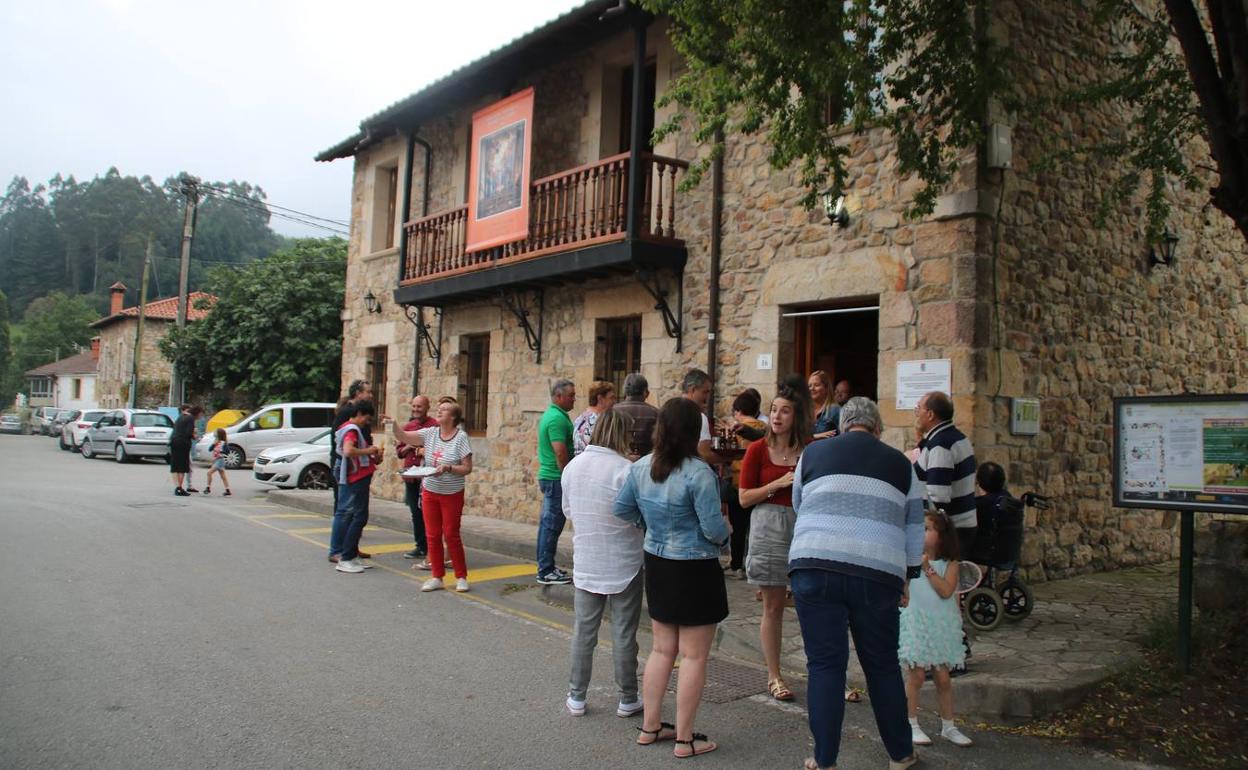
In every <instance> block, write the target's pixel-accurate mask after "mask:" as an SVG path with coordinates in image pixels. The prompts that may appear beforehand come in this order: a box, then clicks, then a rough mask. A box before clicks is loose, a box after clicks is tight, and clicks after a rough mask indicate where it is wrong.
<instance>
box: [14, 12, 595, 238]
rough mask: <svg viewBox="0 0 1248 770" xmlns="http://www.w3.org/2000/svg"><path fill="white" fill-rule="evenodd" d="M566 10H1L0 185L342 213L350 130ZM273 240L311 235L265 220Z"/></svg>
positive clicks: (346, 206) (345, 212) (346, 203)
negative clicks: (135, 191) (231, 186)
mask: <svg viewBox="0 0 1248 770" xmlns="http://www.w3.org/2000/svg"><path fill="white" fill-rule="evenodd" d="M580 4H581V2H580V0H511V1H510V2H507V1H505V0H457V1H456V2H443V1H441V0H406V2H398V1H390V0H356V2H343V1H342V0H297V1H296V0H247V1H242V0H216V2H213V3H185V2H178V1H177V0H173V1H172V2H171V1H170V0H64V1H62V0H42V2H35V1H32V0H0V115H2V116H3V119H0V183H2V184H3V185H4V186H6V187H7V186H8V183H9V180H11V179H12V178H13V177H14V176H24V177H26V178H27V179H29V180H30V182H31V184H32V185H34V184H37V183H39V182H44V181H47V180H48V179H49V178H51V177H52V176H53V175H54V174H56V173H58V172H59V173H62V174H66V175H68V174H73V175H74V176H76V177H77V178H78V179H79V180H84V179H90V178H91V177H93V176H96V175H99V174H103V173H104V172H105V171H107V170H108V168H109V166H116V167H117V168H118V169H119V170H120V171H121V172H122V174H127V175H131V174H132V175H135V176H142V175H144V174H149V175H151V176H152V177H153V178H155V179H157V180H163V179H164V178H165V177H167V176H170V175H173V174H175V173H177V172H179V171H182V170H185V171H189V172H190V173H192V174H195V175H196V176H199V177H201V178H203V179H205V180H221V181H228V180H231V179H237V180H247V181H249V182H252V183H253V184H259V185H260V186H261V187H263V188H264V190H265V192H266V193H267V194H268V199H269V202H270V203H273V204H276V205H279V206H285V207H287V208H291V209H297V210H299V211H305V212H308V213H311V214H315V215H318V216H322V217H329V218H332V219H339V220H344V221H345V220H347V219H348V217H349V214H350V195H351V190H350V179H351V161H350V159H344V160H338V161H334V162H333V163H317V162H315V161H313V160H312V157H313V156H314V155H316V154H317V153H318V152H320V151H321V150H324V149H326V148H328V147H330V146H332V145H334V144H337V143H338V142H339V141H341V140H342V139H345V138H347V137H348V136H350V135H351V134H352V133H354V132H355V130H356V128H357V127H358V124H359V121H360V120H361V119H362V118H364V117H367V116H368V115H371V114H373V113H374V112H377V111H378V110H380V109H382V108H383V107H386V106H387V105H389V104H391V103H393V102H395V101H398V100H399V99H402V98H403V97H405V96H407V95H409V94H411V93H412V92H414V91H416V90H419V89H420V88H421V87H422V86H424V85H426V84H427V83H429V82H432V81H433V80H436V79H438V78H440V77H441V76H443V75H445V74H446V73H448V72H450V71H451V70H453V69H455V68H456V67H458V66H460V65H462V64H466V63H467V62H469V61H472V60H474V59H477V58H479V57H480V56H482V55H483V54H485V53H487V52H489V51H491V50H493V49H494V48H496V47H498V46H499V45H502V44H503V43H506V42H507V41H509V40H511V39H513V38H515V37H517V36H519V35H520V34H523V33H524V32H527V31H528V30H530V29H532V28H533V27H535V26H539V25H541V24H543V23H545V22H546V21H549V20H550V19H553V18H555V17H556V16H558V15H559V14H561V13H563V12H564V11H566V10H568V9H570V8H573V7H576V6H578V5H580ZM272 226H273V228H274V229H275V230H277V231H278V232H280V233H284V234H287V235H325V234H326V233H324V232H322V231H318V230H312V229H309V228H306V227H304V226H302V225H298V224H294V223H291V222H287V221H284V220H282V219H278V218H274V219H273V221H272Z"/></svg>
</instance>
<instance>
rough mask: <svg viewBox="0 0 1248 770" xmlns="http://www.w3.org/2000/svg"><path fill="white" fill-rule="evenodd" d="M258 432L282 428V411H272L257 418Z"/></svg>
mask: <svg viewBox="0 0 1248 770" xmlns="http://www.w3.org/2000/svg"><path fill="white" fill-rule="evenodd" d="M256 427H257V430H274V429H276V428H280V427H282V410H281V409H270V410H269V411H267V412H265V413H263V414H261V415H260V416H259V417H257V418H256Z"/></svg>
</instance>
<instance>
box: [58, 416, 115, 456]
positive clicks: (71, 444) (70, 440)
mask: <svg viewBox="0 0 1248 770" xmlns="http://www.w3.org/2000/svg"><path fill="white" fill-rule="evenodd" d="M106 414H108V410H107V409H87V410H86V411H84V412H83V413H82V414H80V415H78V417H77V418H76V419H73V420H70V421H69V422H67V423H65V424H64V425H62V426H61V449H65V450H71V451H74V452H77V451H78V447H79V446H81V445H82V439H83V437H84V436H86V435H87V429H88V428H90V427H91V426H92V425H95V423H96V422H98V421H99V419H100V418H101V417H103V416H104V415H106Z"/></svg>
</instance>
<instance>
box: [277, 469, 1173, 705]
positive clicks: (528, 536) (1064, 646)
mask: <svg viewBox="0 0 1248 770" xmlns="http://www.w3.org/2000/svg"><path fill="white" fill-rule="evenodd" d="M268 499H269V501H270V502H272V503H274V504H276V505H283V506H288V507H291V508H297V509H299V510H304V511H309V512H313V513H319V514H322V515H324V516H329V515H331V513H332V511H331V508H332V498H331V496H330V494H329V493H328V492H310V491H303V490H274V491H271V492H269V493H268ZM370 513H371V517H370V523H372V524H375V525H377V526H382V527H388V528H391V529H396V530H399V531H401V532H409V533H410V532H411V515H410V514H409V513H408V510H407V506H405V505H403V504H401V503H395V502H391V501H388V500H382V499H378V498H374V499H373V500H372V503H371V509H370ZM461 531H462V534H463V537H464V542H465V544H467V545H469V546H470V547H472V548H481V549H484V550H487V551H493V552H495V553H500V554H504V555H507V556H512V557H514V558H517V559H524V560H527V561H532V560H533V559H534V558H535V556H536V554H535V547H536V542H537V527H536V526H534V525H532V524H521V523H517V522H511V521H500V520H498V519H491V518H487V517H484V516H464V518H463V524H462V529H461ZM559 563H560V564H561V565H563V566H565V567H570V566H571V563H572V538H571V537H570V536H568V534H567V533H565V536H564V537H562V538H560V542H559ZM1032 588H1033V590H1034V591H1035V597H1036V609H1035V611H1034V612H1032V614H1031V616H1030V617H1028V618H1027V619H1025V620H1022V621H1019V622H1017V623H1010V622H1003V623H1002V624H1001V625H1000V626H998V627H997V628H996V629H995V630H994V631H991V632H988V633H981V634H978V636H972V641H971V647H972V652H973V657H972V658H971V659H970V672H969V673H967V674H965V675H964V676H961V677H959V678H958V679H957V680H956V685H955V691H954V692H955V698H956V703H957V710H958V713H959V714H967V715H975V716H978V717H981V718H984V719H988V720H997V721H1010V722H1016V721H1020V720H1027V719H1031V718H1034V717H1039V716H1042V715H1045V714H1048V713H1051V712H1054V711H1058V710H1061V709H1064V708H1068V707H1070V706H1073V705H1075V704H1076V703H1078V702H1079V701H1080V700H1082V699H1083V697H1084V696H1085V695H1086V693H1087V692H1088V691H1089V690H1090V689H1091V688H1092V687H1093V686H1095V685H1096V684H1097V683H1098V682H1100V681H1102V680H1103V679H1105V678H1106V677H1108V676H1110V675H1112V674H1114V673H1116V672H1117V671H1120V670H1122V669H1124V668H1127V667H1129V666H1130V665H1132V664H1133V663H1134V662H1135V661H1136V660H1138V658H1139V655H1140V646H1139V644H1138V642H1137V641H1136V640H1137V639H1138V636H1139V634H1140V633H1142V631H1143V629H1144V627H1145V625H1146V623H1147V621H1148V619H1149V617H1150V616H1152V615H1153V614H1154V613H1156V612H1159V611H1162V610H1163V609H1165V608H1166V607H1167V606H1168V605H1170V604H1171V603H1172V602H1173V601H1174V599H1175V597H1176V596H1177V592H1178V577H1177V563H1174V564H1163V565H1157V566H1150V567H1136V568H1131V569H1125V570H1120V571H1118V572H1107V573H1098V574H1094V575H1083V576H1080V577H1076V578H1070V579H1067V580H1056V581H1051V582H1048V583H1039V584H1035V585H1033V586H1032ZM543 594H544V596H545V598H546V600H547V601H549V602H551V603H553V604H557V605H561V606H566V607H567V608H568V609H569V610H570V609H571V606H572V588H571V586H544V587H543ZM728 604H729V608H730V614H729V616H728V619H727V620H725V621H724V622H723V623H722V624H721V626H720V633H719V636H718V638H717V640H716V652H717V653H719V655H721V656H728V657H731V658H736V659H738V660H742V661H746V662H751V663H755V664H758V665H761V663H762V653H761V651H760V647H759V638H758V623H759V617H760V615H761V613H762V603H761V602H758V601H755V599H754V589H753V587H752V586H750V585H748V584H747V583H745V582H744V581H739V580H734V579H729V580H728ZM646 623H647V618H646V616H645V613H643V614H642V624H643V626H644V625H646ZM968 628H969V627H968ZM781 667H782V668H783V669H784V670H785V673H786V676H788V677H789V679H790V684H791V685H792V686H793V687H794V689H795V690H797V691H798V692H799V696H800V695H801V690H803V689H804V682H803V681H802V680H803V679H804V675H805V671H806V657H805V653H804V650H803V647H802V638H801V634H800V633H799V629H798V623H797V616H796V614H795V613H794V611H793V610H792V609H787V610H785V622H784V641H783V652H782V656H781ZM760 677H761V681H760V691H761V690H762V687H763V686H765V680H766V675H765V673H761V672H760ZM849 681H850V684H851V685H855V686H858V687H864V688H865V684H866V683H865V680H864V679H863V677H862V672H861V670H860V669H859V668H858V661H857V658H856V657H855V656H853V655H851V656H850V670H849ZM923 699H924V703H925V704H927V705H930V706H932V707H934V705H935V692H934V690H933V688H932V685H931V683H930V682H929V683H927V684H926V685H925V686H924V692H923ZM802 700H804V698H800V697H799V703H800V702H801V701H802Z"/></svg>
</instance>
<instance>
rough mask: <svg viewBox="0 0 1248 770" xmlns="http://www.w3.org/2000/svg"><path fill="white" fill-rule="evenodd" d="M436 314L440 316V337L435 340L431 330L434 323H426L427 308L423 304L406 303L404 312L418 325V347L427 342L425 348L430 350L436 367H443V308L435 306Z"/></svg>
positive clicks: (408, 318) (413, 323)
mask: <svg viewBox="0 0 1248 770" xmlns="http://www.w3.org/2000/svg"><path fill="white" fill-rule="evenodd" d="M433 313H434V315H436V316H437V317H438V338H437V339H436V340H435V339H434V338H433V335H432V334H430V333H429V330H430V329H432V328H433V326H432V324H427V323H425V308H424V306H422V305H404V306H403V314H404V315H406V316H407V320H409V321H411V322H412V325H413V326H415V327H416V334H418V335H419V339H417V340H416V347H417V348H418V349H419V348H420V343H421V342H422V341H423V342H424V343H425V350H427V351H428V352H429V357H430V358H432V359H433V365H434V367H436V368H438V369H441V368H442V308H440V307H435V308H434V309H433Z"/></svg>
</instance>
